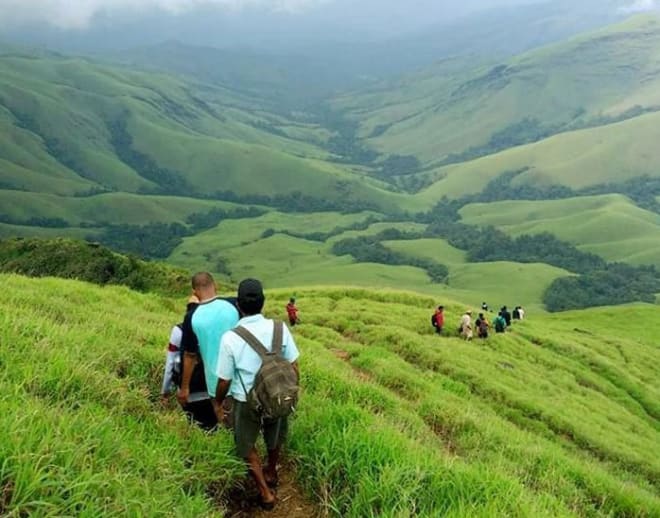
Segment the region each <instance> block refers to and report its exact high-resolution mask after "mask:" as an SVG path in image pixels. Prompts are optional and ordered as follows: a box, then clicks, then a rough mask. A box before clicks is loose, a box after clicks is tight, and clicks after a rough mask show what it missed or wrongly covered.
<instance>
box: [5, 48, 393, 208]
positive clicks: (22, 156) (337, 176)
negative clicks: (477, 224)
mask: <svg viewBox="0 0 660 518" xmlns="http://www.w3.org/2000/svg"><path fill="white" fill-rule="evenodd" d="M118 123H122V124H125V128H126V131H127V134H128V137H129V138H130V140H131V141H132V143H131V144H130V145H131V146H132V148H133V149H134V150H136V151H137V152H139V153H142V154H143V155H145V156H147V157H148V158H149V159H150V160H151V161H153V162H155V163H156V164H157V165H158V166H159V167H161V168H166V169H168V170H170V171H173V172H175V173H177V174H180V175H181V176H182V177H183V178H185V180H186V181H187V182H188V183H189V184H190V185H191V192H185V193H181V194H184V195H185V194H212V193H214V192H216V191H234V192H236V193H239V194H263V195H277V194H286V193H290V192H292V191H304V192H305V193H306V194H308V195H311V196H317V197H322V198H326V199H328V198H329V199H332V198H345V197H346V196H352V197H354V199H358V200H368V201H371V202H380V203H397V202H398V199H399V198H400V197H397V196H395V195H392V194H389V193H387V192H384V191H383V190H382V189H380V188H379V187H378V185H377V184H375V183H373V182H369V181H366V180H359V179H358V178H357V177H356V176H355V175H353V174H352V173H350V172H349V171H348V170H347V169H344V168H342V167H340V166H337V165H335V164H332V163H329V162H325V161H324V160H323V159H325V158H327V157H328V154H327V152H325V151H323V150H322V149H321V148H319V147H318V146H317V145H315V144H314V142H315V141H317V140H318V136H317V130H316V129H315V128H314V127H312V126H309V130H310V136H309V138H306V137H305V129H306V125H304V124H300V125H297V133H298V137H299V138H296V139H293V138H288V137H285V136H282V135H280V134H278V132H277V125H278V124H279V123H280V118H279V116H277V117H276V116H274V115H272V116H271V115H270V114H268V113H267V112H264V111H262V110H261V107H260V106H259V101H258V100H255V99H250V98H247V97H241V96H240V95H238V94H236V93H234V92H230V91H227V90H224V89H223V88H221V87H213V86H209V85H200V84H196V83H191V82H186V81H184V80H182V79H176V78H173V77H170V76H166V75H156V74H145V73H138V72H134V71H131V70H128V69H123V68H113V67H109V66H100V65H97V64H94V63H92V62H88V61H85V60H80V59H72V58H63V57H58V56H32V55H19V54H5V55H0V131H2V134H3V140H2V142H0V165H1V166H2V170H3V177H2V184H1V185H0V188H12V189H20V190H27V191H34V192H46V193H54V194H63V195H72V194H74V193H80V192H87V191H89V189H90V188H93V187H99V186H101V187H104V188H109V189H112V190H121V191H127V192H136V191H138V190H140V189H153V188H154V187H155V184H154V181H155V180H154V179H153V178H152V179H148V178H145V177H142V176H140V174H142V171H141V170H135V169H133V167H136V168H137V169H142V167H137V166H134V165H133V164H132V163H131V164H127V163H124V162H123V161H122V160H121V159H120V156H118V154H117V149H116V142H114V141H113V131H115V130H113V127H116V125H117V124H118ZM284 123H285V124H286V125H288V126H290V125H291V124H292V123H291V122H289V121H284ZM55 148H58V149H60V150H64V155H65V156H62V152H54V151H53V150H54V149H55ZM341 181H344V182H346V183H347V187H348V188H347V189H346V191H345V192H343V191H341V190H340V189H338V188H337V184H338V182H341ZM347 193H348V194H347Z"/></svg>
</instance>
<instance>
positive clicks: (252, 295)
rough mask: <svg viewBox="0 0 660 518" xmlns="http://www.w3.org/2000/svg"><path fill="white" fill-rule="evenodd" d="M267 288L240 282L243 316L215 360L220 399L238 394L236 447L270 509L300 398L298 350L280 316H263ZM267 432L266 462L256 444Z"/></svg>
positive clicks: (239, 295)
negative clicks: (283, 447) (260, 435)
mask: <svg viewBox="0 0 660 518" xmlns="http://www.w3.org/2000/svg"><path fill="white" fill-rule="evenodd" d="M264 301H265V297H264V293H263V288H262V286H261V283H260V282H259V281H258V280H256V279H246V280H244V281H242V282H241V284H240V285H239V287H238V307H239V310H240V312H241V316H242V318H241V320H240V321H239V323H238V327H236V329H234V330H233V331H231V332H229V333H226V334H225V335H224V336H223V337H222V342H221V346H220V358H219V361H218V365H217V376H218V378H219V382H218V389H217V393H216V404H220V405H221V404H222V403H223V401H224V399H225V397H226V396H227V394H229V393H230V392H231V395H232V396H233V398H234V441H235V444H236V453H237V455H238V456H239V457H241V458H242V459H244V460H245V461H246V463H247V465H248V468H249V472H250V475H251V476H252V478H253V479H254V481H255V483H256V485H257V488H258V489H259V493H260V495H261V506H262V507H263V508H264V509H268V510H270V509H272V508H273V507H274V506H275V500H276V498H275V494H274V493H273V491H272V488H274V487H276V486H277V483H278V475H277V463H278V461H279V456H280V451H281V448H282V445H283V444H284V442H285V440H286V436H287V432H288V424H289V423H288V416H289V415H290V414H291V413H292V412H293V411H294V410H295V405H296V404H297V401H298V390H299V389H298V380H299V371H298V357H299V352H298V348H297V347H296V344H295V342H294V340H293V337H292V336H291V332H290V331H289V329H288V328H287V327H286V325H284V324H283V323H282V322H275V321H273V320H269V319H266V318H264V316H263V315H262V314H261V311H262V309H263V306H264ZM260 432H261V433H262V434H263V437H264V441H265V443H266V449H267V451H268V463H267V465H266V467H265V468H264V467H263V466H262V462H261V459H260V457H259V454H258V452H257V449H256V447H255V444H256V441H257V438H258V436H259V434H260Z"/></svg>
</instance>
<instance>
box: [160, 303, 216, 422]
mask: <svg viewBox="0 0 660 518" xmlns="http://www.w3.org/2000/svg"><path fill="white" fill-rule="evenodd" d="M198 304H199V299H198V298H197V297H195V296H194V295H193V296H191V297H190V299H188V305H187V307H186V312H187V313H188V312H190V311H193V310H194V309H195V308H196V307H197V306H198ZM182 337H183V323H181V324H177V325H176V326H174V327H173V328H172V332H171V334H170V343H169V345H168V348H167V359H166V361H165V374H164V376H163V384H162V389H161V395H160V399H161V403H162V404H163V405H166V404H167V402H168V398H169V395H170V394H171V392H172V391H173V389H174V387H177V388H178V387H180V385H181V370H182V365H181V340H182ZM181 409H182V410H183V412H184V414H185V415H186V418H187V419H188V422H189V423H190V424H193V423H194V424H196V425H198V426H199V427H200V428H201V429H203V430H205V431H208V432H211V431H214V430H215V429H216V428H217V426H218V419H217V416H216V412H215V409H214V408H213V401H212V400H211V397H210V396H209V393H208V390H206V380H205V379H204V367H203V366H202V364H201V363H200V364H198V365H196V366H195V369H194V370H193V374H192V376H191V379H190V395H189V397H188V401H187V402H186V403H185V404H182V405H181Z"/></svg>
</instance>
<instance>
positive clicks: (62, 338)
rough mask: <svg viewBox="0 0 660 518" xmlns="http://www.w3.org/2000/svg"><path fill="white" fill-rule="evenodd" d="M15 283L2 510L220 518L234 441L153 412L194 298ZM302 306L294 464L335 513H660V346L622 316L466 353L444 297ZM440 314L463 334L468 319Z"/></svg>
mask: <svg viewBox="0 0 660 518" xmlns="http://www.w3.org/2000/svg"><path fill="white" fill-rule="evenodd" d="M0 279H1V281H2V283H3V287H5V291H4V293H5V296H4V298H3V299H2V300H0V376H1V377H0V379H1V380H2V381H0V387H1V390H0V406H1V408H2V410H3V411H2V413H1V414H0V415H1V417H0V420H1V422H2V430H3V432H4V440H3V441H0V488H1V489H2V490H1V491H0V495H1V496H0V513H1V514H7V515H10V516H24V515H33V516H100V515H103V516H126V515H129V516H144V515H149V516H192V515H195V516H221V515H223V513H224V505H223V499H225V498H227V494H228V489H229V488H230V487H231V486H232V485H233V484H234V483H235V481H236V479H237V477H240V475H241V473H243V468H242V466H240V464H239V463H237V462H236V460H235V459H234V458H233V455H232V439H231V437H230V435H229V434H227V433H225V432H221V433H219V434H217V435H215V436H211V437H209V436H205V435H204V434H203V433H201V432H200V431H199V430H197V429H195V428H190V427H188V426H187V425H186V424H185V421H184V419H183V418H182V416H181V415H180V414H179V412H176V411H163V410H162V409H160V408H159V407H158V405H157V404H156V399H157V393H158V389H159V381H160V374H161V366H162V359H163V358H162V357H163V353H164V344H165V341H166V340H167V333H168V330H169V327H170V326H171V324H173V323H175V322H176V321H177V319H178V317H179V316H180V307H182V305H183V302H184V301H183V300H181V301H179V300H172V299H169V298H165V297H160V296H155V295H141V294H137V293H134V292H131V291H130V290H128V289H125V288H121V287H105V288H99V287H94V286H91V285H86V284H83V283H78V282H74V281H62V280H54V279H39V280H32V279H26V278H22V277H19V276H2V277H0ZM296 294H297V297H298V305H299V307H300V310H301V317H302V321H303V324H302V325H301V326H300V327H296V328H295V329H294V333H295V336H296V338H297V341H298V343H299V346H300V349H301V351H302V357H301V362H302V364H301V372H302V386H303V390H304V392H303V397H302V400H301V406H300V409H299V412H298V414H297V415H296V417H295V419H294V421H293V423H292V429H291V437H290V444H289V453H288V454H289V457H290V458H291V460H292V463H293V466H294V467H295V475H296V479H297V481H298V483H299V484H300V485H301V486H302V487H303V488H304V490H305V491H306V493H307V495H308V496H309V498H310V499H312V500H313V501H314V502H316V503H317V505H318V506H319V508H320V509H321V510H325V511H327V512H328V513H330V514H332V515H336V516H354V517H363V516H388V517H389V516H391V517H407V516H658V515H660V484H659V481H658V474H659V473H660V465H659V464H658V458H660V456H659V455H658V453H659V452H658V444H660V441H659V439H660V429H659V426H658V415H657V403H656V401H658V397H657V396H658V393H659V392H660V386H659V385H658V381H657V376H655V369H656V367H655V366H656V365H657V363H658V362H657V361H658V356H659V352H658V348H657V345H656V339H657V337H656V335H655V333H651V332H650V333H645V334H643V335H642V336H640V337H631V336H628V333H627V332H626V330H625V328H623V327H622V326H611V327H610V328H607V327H605V326H603V325H602V322H603V321H606V320H607V312H608V311H609V310H590V311H585V312H579V313H573V314H567V315H565V316H564V317H563V318H560V317H554V316H553V317H548V316H544V317H535V316H534V315H531V318H532V320H531V321H529V322H525V323H522V324H519V325H517V326H516V327H514V330H513V332H512V333H509V334H507V335H505V336H496V337H492V338H491V339H489V340H488V341H486V342H478V341H475V342H473V343H465V342H463V341H461V340H459V339H458V338H455V337H451V336H445V337H437V336H435V335H434V334H433V332H432V329H430V325H429V323H428V320H429V319H428V313H429V312H430V310H431V308H432V307H433V306H434V304H435V300H434V299H432V298H430V297H423V296H416V295H413V294H405V293H396V292H385V291H370V290H364V289H359V290H358V289H333V288H323V289H305V290H298V291H297V293H296ZM289 295H290V293H289V291H286V292H285V291H275V292H269V294H268V303H267V308H266V312H267V314H269V315H271V316H279V317H283V316H284V305H285V303H286V301H287V300H288V297H289ZM445 305H446V307H447V329H448V330H450V331H449V333H451V329H452V328H453V327H454V321H455V320H457V319H458V317H459V315H460V313H461V312H462V310H463V309H464V308H463V306H458V305H455V304H452V303H451V301H448V302H447V303H446V304H445ZM617 311H620V312H622V313H623V317H624V318H633V317H634V318H636V319H642V320H644V321H645V322H647V323H652V322H657V321H658V319H660V317H658V316H657V315H656V314H655V313H656V312H655V311H654V309H653V308H652V307H645V306H633V307H629V308H623V309H619V310H617ZM576 320H579V322H580V323H579V327H578V325H577V324H576ZM585 328H586V329H585ZM576 329H580V330H582V332H578V331H576Z"/></svg>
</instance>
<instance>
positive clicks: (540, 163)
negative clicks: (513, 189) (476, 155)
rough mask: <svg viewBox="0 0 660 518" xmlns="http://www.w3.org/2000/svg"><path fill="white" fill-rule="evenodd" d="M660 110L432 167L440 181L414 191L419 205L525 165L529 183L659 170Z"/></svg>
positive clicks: (576, 183)
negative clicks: (657, 144)
mask: <svg viewBox="0 0 660 518" xmlns="http://www.w3.org/2000/svg"><path fill="white" fill-rule="evenodd" d="M659 126H660V114H658V113H653V114H648V115H644V116H640V117H636V118H634V119H631V120H628V121H625V122H620V123H617V124H611V125H609V126H603V127H599V128H593V129H588V130H580V131H575V132H570V133H564V134H561V135H556V136H554V137H551V138H548V139H546V140H542V141H540V142H537V143H534V144H528V145H525V146H520V147H516V148H512V149H508V150H506V151H503V152H501V153H496V154H494V155H490V156H487V157H484V158H480V159H477V160H472V161H469V162H464V163H462V164H456V165H449V166H445V167H442V168H440V169H438V170H436V171H435V172H434V174H435V175H436V177H437V178H440V179H439V180H438V181H437V182H436V183H434V184H433V185H431V186H430V187H428V188H427V189H425V190H423V191H421V192H420V193H419V194H417V195H416V198H417V200H418V202H419V203H420V205H429V204H432V203H433V202H434V201H437V200H438V199H440V198H441V197H442V196H448V197H450V198H454V197H460V196H462V195H465V194H470V193H474V192H475V191H479V190H480V189H482V188H483V187H485V185H486V184H487V183H488V182H489V181H490V180H493V179H494V178H496V177H498V176H500V175H501V174H503V173H506V172H510V171H519V170H522V169H527V171H526V172H524V173H522V174H521V175H520V176H518V178H517V179H516V182H521V183H525V184H530V185H556V184H559V185H566V186H568V187H571V188H575V189H579V188H582V187H586V186H589V185H597V184H601V183H608V182H613V183H616V182H620V181H625V180H627V179H630V178H636V177H639V176H643V175H648V176H658V168H657V163H658V160H660V152H659V151H658V149H657V146H656V145H655V143H656V142H657V141H658V138H660V134H659V132H658V127H659Z"/></svg>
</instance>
